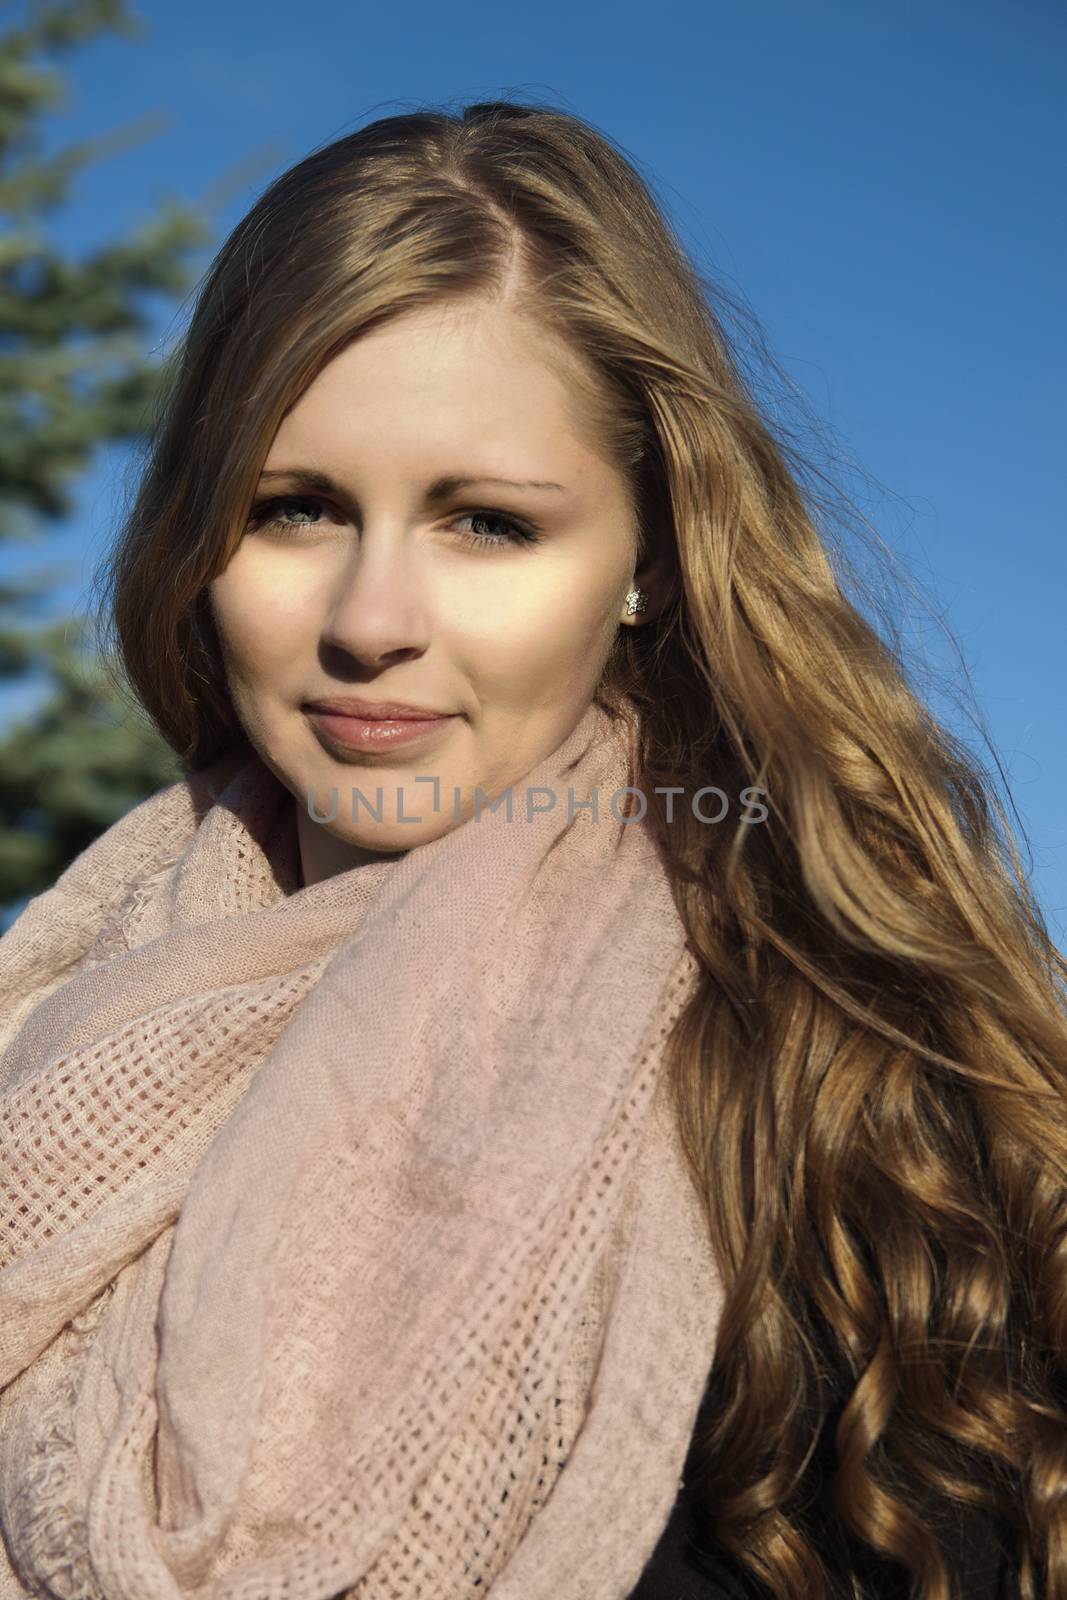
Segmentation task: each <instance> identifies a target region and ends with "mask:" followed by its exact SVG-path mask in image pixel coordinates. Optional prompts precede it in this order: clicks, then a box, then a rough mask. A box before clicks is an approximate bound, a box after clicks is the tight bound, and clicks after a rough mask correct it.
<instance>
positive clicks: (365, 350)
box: [270, 306, 596, 477]
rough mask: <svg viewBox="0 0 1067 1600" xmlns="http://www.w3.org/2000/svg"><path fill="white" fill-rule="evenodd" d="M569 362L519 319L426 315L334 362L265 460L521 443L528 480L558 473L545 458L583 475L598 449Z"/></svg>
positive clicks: (451, 312) (475, 312)
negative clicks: (299, 453) (298, 453)
mask: <svg viewBox="0 0 1067 1600" xmlns="http://www.w3.org/2000/svg"><path fill="white" fill-rule="evenodd" d="M573 365H574V363H573V358H572V357H571V356H570V353H569V352H567V351H565V350H562V349H561V348H560V346H559V344H558V341H550V340H549V339H548V338H547V336H546V334H545V333H544V331H543V330H541V329H539V328H538V327H537V326H536V325H534V324H532V323H530V322H529V321H528V320H527V319H525V318H523V317H521V316H520V315H518V314H517V313H515V312H512V311H508V310H505V309H501V308H497V307H488V308H482V307H477V308H472V307H468V306H463V307H428V308H421V309H419V310H418V311H415V312H410V313H407V314H405V315H404V316H402V317H398V318H395V319H394V320H392V321H390V322H388V323H386V324H383V325H382V326H380V327H377V328H374V329H372V330H371V331H370V332H369V333H367V334H361V335H359V336H358V337H357V338H355V339H353V340H352V341H351V343H349V344H348V345H346V346H345V347H344V349H343V350H341V351H340V352H339V354H337V355H336V356H334V357H333V358H332V360H331V361H329V362H328V363H327V364H326V365H325V366H324V367H323V368H322V370H321V371H320V372H319V373H318V375H317V376H316V377H315V379H314V380H313V381H312V383H311V384H310V385H309V387H308V388H307V389H306V390H305V391H304V393H303V394H302V395H301V396H300V397H299V398H298V400H297V401H296V402H295V404H294V405H293V407H292V409H291V410H290V411H289V412H288V414H287V415H286V417H285V418H284V420H283V421H282V424H281V426H280V427H279V429H278V432H277V434H276V436H275V439H274V441H273V444H272V447H271V451H270V457H271V458H273V457H274V456H275V454H276V453H278V452H280V451H283V450H284V451H285V452H286V453H290V452H292V451H293V450H294V449H295V450H311V449H312V448H314V449H315V450H316V451H322V450H327V451H331V452H332V451H334V450H337V451H346V452H347V451H350V450H351V449H353V448H360V449H362V448H366V449H367V450H368V451H370V452H373V453H374V455H375V459H376V460H380V459H382V457H383V453H384V455H385V456H391V455H396V456H397V457H398V458H399V457H406V456H408V455H411V454H412V453H415V454H418V455H420V456H424V455H425V454H426V452H427V451H433V452H434V453H435V454H436V453H437V452H438V451H443V452H444V453H445V454H446V455H448V454H452V453H454V452H456V451H460V452H462V453H464V454H469V453H470V450H471V449H472V448H474V447H477V448H478V449H479V451H480V453H481V454H483V455H485V454H486V452H488V454H489V455H490V456H492V453H493V452H494V450H499V451H501V452H514V451H515V449H516V448H518V449H520V450H525V451H526V452H528V453H529V454H530V455H531V460H530V461H528V462H526V464H525V466H523V463H522V462H520V463H518V465H519V466H520V467H522V474H521V475H523V476H526V475H529V476H533V477H537V476H542V477H545V476H547V477H552V476H558V472H556V471H551V472H550V471H549V470H548V467H547V464H543V465H542V467H541V468H538V466H537V459H536V458H537V457H538V456H539V455H545V454H550V455H551V456H552V457H553V461H554V465H555V467H557V468H559V469H560V470H563V465H562V464H563V463H566V462H569V463H570V464H571V470H572V471H574V470H577V468H578V467H579V466H580V465H582V464H584V465H585V466H586V468H587V469H588V468H591V467H592V465H593V460H592V458H593V457H594V456H595V454H596V451H595V446H594V444H593V441H592V439H591V437H590V430H589V429H588V428H587V426H586V425H585V419H584V417H583V415H582V408H581V401H580V399H579V394H578V389H577V386H576V384H575V382H574V374H573ZM568 366H570V368H571V371H570V373H568V370H567V369H568ZM514 466H515V463H514V462H511V463H510V465H509V466H507V467H505V466H501V469H500V470H501V472H502V473H504V474H505V475H507V472H508V471H509V470H510V468H511V467H514ZM487 470H488V469H487Z"/></svg>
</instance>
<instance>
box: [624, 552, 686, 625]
mask: <svg viewBox="0 0 1067 1600" xmlns="http://www.w3.org/2000/svg"><path fill="white" fill-rule="evenodd" d="M631 589H640V591H641V593H642V594H643V595H647V596H648V600H647V603H646V605H645V609H644V610H643V611H638V612H636V613H635V614H634V615H633V616H630V615H629V614H628V612H627V610H626V600H625V598H624V599H623V603H622V607H621V609H620V612H619V621H620V622H622V623H625V625H626V626H627V627H628V628H640V627H641V626H642V625H643V624H644V623H646V622H651V621H653V619H654V618H656V617H658V616H659V615H660V613H661V612H662V611H664V610H665V608H666V607H667V606H668V605H669V604H670V602H671V601H672V600H673V599H674V598H675V596H676V595H677V594H678V593H679V592H680V589H681V580H680V576H679V573H678V563H677V561H676V559H675V555H674V551H673V549H671V548H664V547H662V546H661V547H660V549H659V550H658V551H654V552H653V551H650V552H649V554H648V555H647V556H646V557H645V559H644V560H643V561H642V562H641V565H640V566H639V567H637V568H636V570H635V571H634V575H633V581H632V582H631V583H630V584H628V585H627V593H629V591H630V590H631Z"/></svg>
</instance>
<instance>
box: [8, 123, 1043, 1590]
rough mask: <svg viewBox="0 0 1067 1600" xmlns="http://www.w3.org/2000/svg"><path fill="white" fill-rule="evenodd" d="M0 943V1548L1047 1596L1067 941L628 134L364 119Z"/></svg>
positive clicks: (325, 189)
mask: <svg viewBox="0 0 1067 1600" xmlns="http://www.w3.org/2000/svg"><path fill="white" fill-rule="evenodd" d="M108 580H109V585H108V593H109V610H108V615H109V616H110V618H111V619H112V620H113V623H114V629H115V635H116V638H117V641H118V646H119V652H120V657H121V664H122V667H123V669H124V671H125V673H126V675H127V676H128V679H129V680H130V682H131V683H132V685H133V686H134V689H135V691H136V693H137V695H138V696H139V698H140V700H141V702H142V703H143V704H144V706H145V707H146V708H147V710H148V712H149V714H150V715H151V717H152V718H153V720H154V722H155V724H156V726H157V727H158V728H159V730H160V731H161V733H162V734H163V736H164V737H165V738H166V739H167V741H168V742H169V743H170V745H171V746H172V747H173V749H174V750H175V751H176V752H177V753H178V754H179V756H180V758H181V760H182V763H183V768H184V771H185V773H186V774H187V775H186V777H185V778H184V779H183V781H182V782H180V783H178V784H175V785H173V786H172V787H170V788H167V789H165V790H162V791H160V792H159V793H157V794H155V795H153V796H151V797H149V799H147V800H146V801H144V802H143V803H142V804H141V805H139V806H137V807H135V808H134V809H133V811H131V812H130V813H129V814H128V815H127V816H126V817H124V818H122V819H121V820H120V821H119V822H118V823H116V824H115V825H114V826H113V827H112V828H110V829H109V830H108V831H107V832H106V833H105V834H104V835H103V836H102V837H101V838H100V839H98V840H97V841H96V842H95V843H94V844H93V845H92V846H91V847H90V848H89V849H88V850H87V851H85V852H84V853H83V855H82V856H80V857H79V858H78V859H77V860H76V861H75V862H74V863H73V864H72V865H71V867H70V868H68V870H67V871H66V872H65V873H64V874H63V875H62V877H61V878H60V879H59V881H58V882H57V884H56V885H55V887H54V888H53V889H51V890H49V891H48V892H47V893H45V894H43V895H41V896H39V897H38V898H37V899H36V900H35V901H33V902H32V903H31V904H30V905H29V906H28V907H27V908H26V909H25V910H24V911H23V913H22V914H21V916H20V917H19V918H18V920H17V921H16V922H15V923H14V924H13V926H12V927H11V929H10V930H9V931H8V933H7V934H6V935H5V937H4V938H3V940H2V941H0V958H2V959H0V1019H2V1027H0V1048H2V1049H3V1055H2V1056H0V1185H2V1195H3V1211H2V1224H3V1226H2V1231H0V1528H2V1530H3V1534H4V1540H3V1555H4V1557H5V1562H6V1564H5V1565H4V1566H3V1568H2V1570H0V1597H6V1596H7V1595H9V1594H10V1595H13V1596H15V1595H23V1594H28V1593H32V1594H36V1595H57V1596H73V1595H78V1596H95V1597H103V1600H120V1597H121V1600H156V1597H159V1600H164V1597H166V1600H177V1597H178V1596H180V1595H193V1594H199V1595H204V1596H208V1595H210V1596H212V1597H213V1600H215V1597H219V1600H221V1597H224V1596H226V1597H229V1596H233V1597H236V1596H238V1595H240V1596H246V1597H252V1596H255V1597H257V1600H259V1597H274V1596H277V1597H281V1596H283V1595H284V1596H287V1597H290V1600H313V1597H334V1596H340V1595H348V1594H351V1595H359V1596H366V1597H367V1600H376V1597H384V1596H386V1595H398V1594H404V1595H411V1596H423V1597H431V1596H432V1597H434V1600H461V1597H466V1596H475V1595H485V1594H490V1593H491V1595H492V1596H493V1600H520V1597H521V1600H625V1597H626V1596H628V1595H631V1596H633V1597H634V1600H666V1597H667V1596H671V1597H675V1600H677V1597H679V1596H689V1597H696V1596H704V1597H711V1596H716V1595H718V1596H722V1595H741V1594H744V1595H756V1596H760V1595H763V1596H774V1597H777V1600H818V1597H822V1596H830V1595H834V1596H860V1595H862V1594H884V1595H889V1594H894V1595H897V1594H898V1595H900V1596H902V1597H904V1596H908V1595H909V1594H914V1595H916V1596H919V1597H921V1600H948V1597H949V1596H950V1595H953V1594H954V1595H956V1596H967V1597H968V1600H973V1597H974V1596H975V1595H979V1594H988V1595H990V1596H993V1595H1000V1596H1007V1595H1019V1596H1025V1597H1026V1600H1036V1597H1038V1596H1041V1597H1043V1600H1065V1597H1067V1542H1065V1541H1067V1505H1065V1492H1067V1430H1065V1423H1067V1393H1065V1386H1064V1347H1065V1342H1067V1259H1065V1255H1064V1238H1065V1228H1064V1224H1065V1214H1067V1201H1065V1195H1067V1188H1065V1177H1067V1096H1065V1087H1067V1016H1065V1007H1064V998H1063V991H1062V980H1063V977H1064V974H1065V971H1067V964H1065V962H1064V960H1063V958H1062V956H1061V955H1060V954H1059V952H1058V951H1057V950H1056V949H1055V948H1054V947H1053V946H1052V944H1051V942H1050V940H1049V938H1048V935H1047V933H1046V931H1045V928H1044V925H1043V923H1042V921H1041V918H1040V915H1039V913H1038V911H1037V909H1036V907H1035V906H1034V904H1033V901H1032V899H1031V898H1030V897H1029V895H1028V892H1027V889H1026V886H1025V883H1024V881H1023V880H1022V877H1021V874H1020V872H1019V868H1018V862H1017V856H1016V854H1015V851H1014V847H1013V843H1012V839H1011V835H1010V832H1008V831H1007V830H1006V829H1005V831H1004V835H1003V837H1002V835H1001V833H999V832H998V830H997V826H996V825H995V824H996V822H997V820H998V819H999V820H1002V819H1000V813H999V811H997V809H996V806H995V801H994V800H993V797H992V794H991V792H990V791H989V790H988V789H987V787H986V782H985V780H984V777H983V776H982V774H981V773H980V771H979V769H978V768H977V766H976V765H974V764H972V762H971V760H970V758H969V757H968V756H967V755H966V753H965V752H964V751H963V750H962V748H961V747H960V746H959V745H957V744H956V743H955V742H954V741H953V740H952V738H951V737H950V736H949V735H948V734H947V733H946V732H945V731H944V730H943V729H942V728H941V727H940V726H939V724H938V723H937V722H936V721H935V719H934V718H933V717H932V716H931V714H930V712H929V711H928V710H927V709H926V708H925V707H924V706H923V704H922V703H921V702H920V700H919V699H917V698H916V696H915V694H914V693H913V692H912V690H911V689H910V688H909V686H908V684H907V682H906V680H905V675H904V669H903V667H902V665H901V663H900V661H899V660H898V658H897V655H896V653H895V652H894V650H893V649H892V648H890V646H889V644H887V643H886V642H884V641H883V640H882V639H881V637H880V636H879V634H878V633H877V632H876V631H875V629H874V628H873V627H872V625H870V624H869V623H868V622H867V621H865V620H864V618H863V617H862V616H861V615H860V613H859V611H858V610H857V609H856V608H855V607H854V606H853V605H852V604H851V603H850V602H849V600H848V599H846V597H845V595H844V592H843V589H842V586H841V583H840V581H839V577H838V574H837V573H836V571H835V568H834V565H833V564H832V562H831V559H830V557H829V555H828V554H827V550H826V548H824V543H823V538H822V536H821V534H820V531H819V529H818V528H817V526H816V521H815V516H814V513H813V510H812V509H811V507H810V506H809V503H808V500H807V498H806V496H805V494H804V492H803V491H802V488H801V485H800V474H799V470H798V469H797V468H796V467H795V465H794V464H792V463H790V460H789V456H788V454H787V451H786V448H785V446H784V445H783V444H782V443H780V442H779V441H778V440H777V439H776V437H775V435H774V433H773V431H772V429H771V426H770V424H769V423H768V422H767V421H766V420H765V419H764V418H763V417H762V416H761V414H760V410H759V408H758V406H757V404H756V402H755V400H754V398H753V396H752V394H751V393H750V391H749V388H748V387H747V386H746V382H745V380H744V379H743V377H742V375H741V371H740V363H739V361H738V359H737V357H736V355H735V354H734V352H733V351H732V350H731V347H730V343H729V341H728V339H727V335H726V333H725V331H724V329H723V327H722V326H721V325H720V322H719V319H718V317H717V315H716V313H715V310H714V309H713V304H712V297H710V296H709V295H708V294H707V293H706V292H705V286H704V285H703V282H702V280H701V279H700V278H699V277H698V275H697V274H696V272H695V271H694V269H693V267H692V266H691V265H690V264H689V262H688V261H687V259H686V257H685V255H684V253H683V252H682V250H681V249H680V247H679V245H678V243H677V241H676V240H675V238H674V237H673V235H672V233H671V232H670V230H669V228H668V226H667V224H666V222H665V220H664V218H663V217H662V215H661V214H660V212H659V210H658V209H657V207H656V205H655V203H654V201H653V199H652V197H651V195H650V193H649V191H648V189H647V188H646V187H645V185H644V184H643V182H642V181H641V179H640V178H639V176H638V175H637V173H636V172H635V170H634V168H633V167H632V166H631V165H630V164H629V162H628V161H627V160H625V159H624V158H623V156H622V155H621V154H620V153H619V152H618V151H617V150H616V148H615V147H614V146H613V145H612V143H611V142H610V141H609V140H607V139H605V138H604V137H603V136H601V135H600V134H599V133H597V132H596V131H594V130H593V129H591V128H590V127H589V126H587V125H586V124H585V123H583V122H582V121H581V120H580V119H577V118H574V117H570V116H567V115H564V114H561V113H559V112H557V111H554V110H547V109H542V108H538V107H530V106H522V105H515V104H508V103H504V102H500V103H493V104H487V105H485V104H483V105H472V106H469V107H467V108H466V109H465V110H464V111H463V112H462V113H461V114H459V115H452V114H446V113H443V112H442V113H437V112H432V113H431V112H425V113H418V114H412V115H404V116H396V117H389V118H385V119H383V120H381V121H378V122H375V123H373V124H371V125H370V126H368V127H366V128H363V129H362V130H361V131H359V132H357V133H355V134H353V135H351V136H349V137H346V138H343V139H341V140H339V141H337V142H335V143H332V144H330V145H328V146H327V147H325V148H323V149H321V150H319V151H317V152H315V153H313V154H312V155H311V156H309V157H308V158H307V159H306V160H304V161H302V162H300V163H299V164H298V165H297V166H296V167H294V168H293V169H292V170H291V171H289V172H287V173H286V174H284V175H283V176H282V177H281V178H279V179H278V180H277V182H275V183H274V184H273V185H272V186H271V187H270V188H269V189H268V190H267V192H266V193H265V194H264V195H263V197H262V198H261V199H260V200H259V201H258V202H257V204H256V205H255V206H254V207H253V209H252V211H251V212H250V213H249V215H248V216H247V217H246V218H245V219H244V221H242V222H241V223H240V224H239V225H238V227H237V228H236V229H235V231H234V233H233V234H232V236H231V237H230V239H229V240H228V241H227V243H226V244H225V246H224V247H223V249H222V250H221V252H220V254H219V256H218V258H217V260H216V262H215V264H214V266H213V268H212V269H211V271H210V272H209V274H208V276H207V279H206V282H205V284H204V286H203V289H202V292H201V294H200V296H199V299H198V303H197V306H196V310H195V314H194V316H193V318H192V322H191V326H190V328H189V331H188V334H187V336H186V338H185V340H184V345H183V350H182V353H181V360H180V363H179V364H178V365H177V367H176V368H175V371H174V377H173V383H172V384H171V386H170V390H169V394H168V397H167V401H166V405H165V408H164V411H163V414H162V416H161V418H160V420H159V424H158V426H157V428H156V430H155V434H154V439H153V445H152V451H151V455H150V458H149V460H148V462H147V465H146V469H145V472H144V476H143V481H142V484H141V487H140V492H139V495H138V498H137V501H136V504H135V506H134V508H133V511H132V514H131V516H130V518H129V521H128V525H127V526H126V528H125V529H124V532H123V535H122V537H121V539H120V540H119V542H118V543H117V545H116V548H115V550H114V553H113V557H112V560H111V563H110V566H109V568H108Z"/></svg>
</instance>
